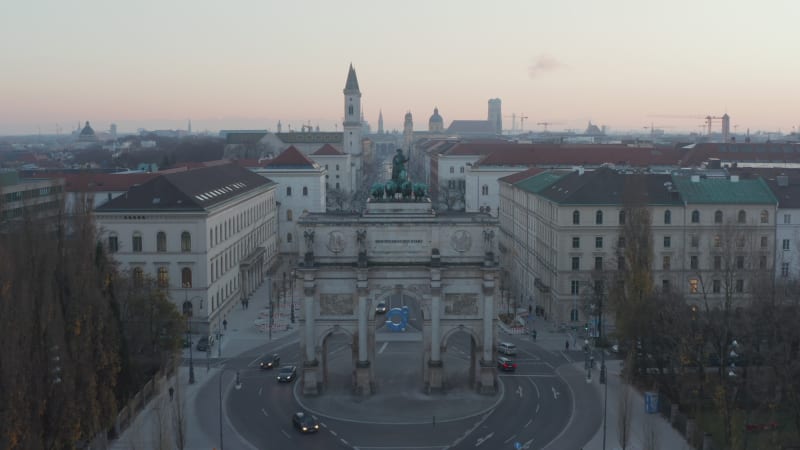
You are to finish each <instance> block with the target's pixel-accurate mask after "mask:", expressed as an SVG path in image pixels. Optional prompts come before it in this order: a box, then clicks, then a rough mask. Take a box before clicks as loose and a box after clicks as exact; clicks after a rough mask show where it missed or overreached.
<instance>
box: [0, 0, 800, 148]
mask: <svg viewBox="0 0 800 450" xmlns="http://www.w3.org/2000/svg"><path fill="white" fill-rule="evenodd" d="M798 18H800V2H794V1H789V0H786V1H780V0H766V1H764V2H751V1H744V0H732V1H721V0H710V1H703V2H695V1H689V0H678V1H672V2H649V1H645V2H643V1H641V0H619V1H611V2H595V1H575V2H536V1H530V0H528V1H508V2H495V3H492V4H489V2H478V1H473V0H461V1H437V2H422V1H417V0H411V1H406V2H402V3H394V2H375V1H361V0H353V1H345V2H327V1H296V2H277V1H272V0H267V1H244V0H236V1H233V2H226V3H223V2H210V1H205V0H197V1H183V0H181V1H169V2H156V1H150V0H145V1H139V2H133V3H130V4H127V5H125V6H123V3H121V2H113V1H112V2H109V1H100V0H86V1H80V2H76V3H69V2H66V3H65V2H60V1H57V0H42V1H33V2H13V4H12V5H7V6H6V7H5V8H4V11H3V14H0V41H2V42H3V46H4V51H3V52H2V54H3V58H2V59H3V69H2V72H0V135H3V134H33V133H37V132H41V133H47V134H55V133H56V131H57V130H58V129H60V132H61V133H68V132H70V131H72V130H74V129H75V127H76V126H77V124H78V123H79V122H80V123H81V124H82V123H83V122H84V121H86V120H88V121H90V122H91V123H92V126H93V127H94V128H95V129H96V130H107V129H108V127H109V125H110V124H111V123H116V124H117V125H118V128H119V130H120V131H121V132H131V131H135V130H136V129H137V128H148V129H158V128H186V126H187V121H188V120H189V119H191V121H192V128H193V130H195V131H202V130H209V131H213V132H215V131H217V130H219V129H269V130H272V131H275V130H276V125H277V123H278V121H279V120H280V121H281V123H282V124H283V126H284V131H287V130H288V128H289V127H291V128H292V129H295V130H299V129H300V126H301V125H302V124H311V125H312V126H315V127H316V126H317V125H318V126H319V127H320V129H322V130H324V131H334V130H336V129H339V130H341V118H342V115H343V96H342V89H343V88H344V83H345V79H346V76H347V69H348V66H349V64H350V63H352V64H353V66H354V67H355V69H356V73H357V75H358V81H359V85H360V89H361V93H362V108H363V111H364V118H365V120H367V121H368V122H369V123H370V125H371V127H372V130H373V131H376V130H377V128H378V113H379V111H382V113H383V118H384V128H385V129H386V130H387V131H391V130H402V127H403V116H404V114H405V113H406V112H408V111H411V113H412V114H413V116H414V127H415V129H416V130H427V127H428V118H429V117H430V115H431V114H432V113H433V109H434V107H438V108H439V112H440V114H441V115H442V117H443V118H444V124H445V127H447V126H448V125H449V124H450V122H451V121H452V120H456V119H462V120H470V119H472V120H485V119H486V115H487V101H488V100H489V99H490V98H500V99H502V108H503V114H504V116H505V118H504V123H503V128H504V129H511V128H512V115H515V116H516V117H517V123H516V127H517V128H518V127H519V121H518V120H519V119H518V118H519V116H521V115H524V116H525V117H526V120H525V122H524V128H525V130H542V128H543V127H542V125H537V124H538V123H542V122H549V123H553V125H551V126H550V127H549V129H550V130H562V129H578V130H583V129H585V128H586V125H587V123H588V122H589V121H591V122H592V123H594V124H597V125H606V126H608V127H609V129H610V130H612V131H613V130H619V131H621V130H642V129H643V128H644V127H646V126H650V125H651V124H652V125H654V126H656V127H661V128H665V129H666V131H667V132H678V131H684V132H697V131H698V129H699V128H700V127H701V126H703V124H704V120H703V119H702V117H705V116H707V115H712V116H722V115H723V114H724V113H727V114H729V115H730V116H731V127H732V131H733V129H734V127H735V129H736V130H738V133H744V132H745V130H746V129H750V130H752V131H753V132H755V131H758V130H761V131H768V132H778V131H781V132H783V133H790V132H792V131H794V130H795V129H796V127H798V126H800V87H799V86H798V79H800V58H798V56H797V55H798V50H799V49H800V32H798V31H797V25H796V22H797V19H798ZM714 127H715V129H718V128H719V124H718V123H717V124H715V125H714Z"/></svg>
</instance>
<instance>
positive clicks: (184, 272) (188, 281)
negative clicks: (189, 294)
mask: <svg viewBox="0 0 800 450" xmlns="http://www.w3.org/2000/svg"><path fill="white" fill-rule="evenodd" d="M181 287H185V288H190V287H192V269H190V268H188V267H184V268H183V269H181Z"/></svg>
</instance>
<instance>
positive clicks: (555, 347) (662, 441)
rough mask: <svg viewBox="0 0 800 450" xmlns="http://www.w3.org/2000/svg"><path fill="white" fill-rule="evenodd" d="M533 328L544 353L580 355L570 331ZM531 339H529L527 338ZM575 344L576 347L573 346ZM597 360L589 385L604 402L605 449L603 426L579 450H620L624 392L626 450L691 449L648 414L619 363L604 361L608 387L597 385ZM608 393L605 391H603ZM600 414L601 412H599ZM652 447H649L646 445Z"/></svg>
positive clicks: (546, 325) (580, 366)
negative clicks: (627, 414)
mask: <svg viewBox="0 0 800 450" xmlns="http://www.w3.org/2000/svg"><path fill="white" fill-rule="evenodd" d="M533 328H534V329H535V330H536V332H537V337H536V341H535V342H536V344H537V345H538V346H539V347H541V348H542V349H544V350H548V351H552V352H561V353H565V352H564V350H565V343H566V342H567V341H569V344H570V350H569V352H566V353H567V354H573V353H574V352H580V348H581V345H582V339H580V338H578V337H577V336H575V335H574V333H572V332H571V331H569V332H563V331H555V330H556V326H555V325H554V324H553V323H551V322H548V321H545V320H543V319H542V318H541V317H537V318H536V320H535V321H534V324H533ZM498 331H501V332H504V333H507V332H508V331H510V330H508V329H507V327H506V326H505V325H503V324H501V325H500V330H498ZM528 339H530V337H528ZM576 344H577V345H576ZM572 364H573V365H574V366H575V368H576V369H577V370H579V371H582V372H585V368H584V362H583V361H578V362H574V363H572ZM599 369H600V359H599V357H598V359H597V360H596V361H595V369H594V370H592V385H593V386H594V387H595V389H596V390H597V392H598V393H599V394H600V398H601V399H602V398H604V397H605V398H606V421H605V424H606V425H605V434H606V438H605V446H603V426H602V425H601V426H600V429H598V430H597V433H596V434H595V436H594V437H593V438H592V439H591V440H589V442H587V443H586V444H585V446H584V447H583V449H582V450H601V449H603V448H606V449H608V450H614V449H619V448H622V446H621V445H620V444H619V441H620V439H619V431H618V430H619V416H620V411H621V410H622V409H623V408H622V405H623V404H624V403H623V402H624V396H625V395H626V394H625V393H626V392H627V401H626V402H625V403H626V404H627V405H629V407H628V408H627V409H628V410H629V411H630V433H629V442H628V445H627V448H634V449H640V448H654V449H659V450H684V449H687V450H689V449H691V448H692V447H690V446H689V443H688V442H687V441H686V439H684V437H683V435H681V434H680V433H679V432H678V431H677V430H676V429H675V428H673V427H672V425H671V424H670V423H669V421H668V420H667V418H666V417H664V416H662V415H661V414H658V413H655V414H648V413H647V412H646V411H645V400H644V395H643V394H642V393H641V392H639V391H638V390H637V389H636V388H634V387H632V386H630V385H628V384H626V383H624V381H623V380H622V379H621V377H620V373H621V370H622V361H620V360H616V359H614V360H608V359H607V360H606V374H607V376H606V379H607V384H606V385H603V384H600V382H599V379H600V377H599V375H600V372H599ZM606 389H607V391H606ZM598 413H601V414H602V410H600V411H598ZM651 442H652V443H653V444H654V445H652V446H649V445H648V444H649V443H651Z"/></svg>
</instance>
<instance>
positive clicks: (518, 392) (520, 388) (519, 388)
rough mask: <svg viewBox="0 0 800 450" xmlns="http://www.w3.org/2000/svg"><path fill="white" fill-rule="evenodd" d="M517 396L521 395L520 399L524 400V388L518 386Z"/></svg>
mask: <svg viewBox="0 0 800 450" xmlns="http://www.w3.org/2000/svg"><path fill="white" fill-rule="evenodd" d="M517 395H519V398H522V386H517Z"/></svg>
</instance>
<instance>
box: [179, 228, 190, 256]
mask: <svg viewBox="0 0 800 450" xmlns="http://www.w3.org/2000/svg"><path fill="white" fill-rule="evenodd" d="M181 251H182V252H190V251H192V235H191V233H189V232H188V231H184V232H183V233H181Z"/></svg>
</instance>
